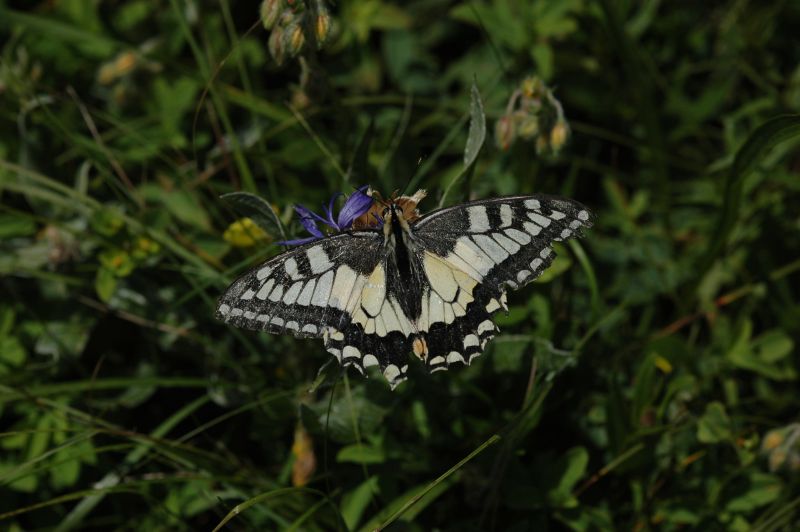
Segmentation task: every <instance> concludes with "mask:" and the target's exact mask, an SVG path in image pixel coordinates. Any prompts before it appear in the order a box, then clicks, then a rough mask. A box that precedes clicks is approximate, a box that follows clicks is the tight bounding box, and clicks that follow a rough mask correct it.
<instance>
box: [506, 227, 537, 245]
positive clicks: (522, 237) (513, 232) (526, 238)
mask: <svg viewBox="0 0 800 532" xmlns="http://www.w3.org/2000/svg"><path fill="white" fill-rule="evenodd" d="M506 234H507V235H508V236H510V237H511V238H513V239H514V240H516V241H517V242H518V243H519V244H521V245H523V246H525V245H527V244H528V243H530V241H531V235H529V234H528V233H523V232H522V231H520V230H519V229H514V228H513V227H511V228H509V229H506Z"/></svg>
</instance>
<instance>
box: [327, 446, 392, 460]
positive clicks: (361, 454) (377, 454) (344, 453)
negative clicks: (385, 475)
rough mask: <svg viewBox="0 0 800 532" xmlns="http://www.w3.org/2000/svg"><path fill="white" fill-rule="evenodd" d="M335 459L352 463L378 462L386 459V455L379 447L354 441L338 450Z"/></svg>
mask: <svg viewBox="0 0 800 532" xmlns="http://www.w3.org/2000/svg"><path fill="white" fill-rule="evenodd" d="M336 461H337V462H352V463H354V464H380V463H382V462H384V461H386V455H385V454H384V452H383V449H381V448H380V447H375V446H372V445H367V444H360V445H359V444H357V443H355V444H353V445H348V446H347V447H343V448H342V449H341V450H339V452H338V453H337V454H336Z"/></svg>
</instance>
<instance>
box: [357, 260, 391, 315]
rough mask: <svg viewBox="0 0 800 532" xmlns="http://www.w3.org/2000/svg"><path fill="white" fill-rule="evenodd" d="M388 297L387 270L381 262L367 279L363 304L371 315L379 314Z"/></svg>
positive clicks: (362, 296) (363, 293)
mask: <svg viewBox="0 0 800 532" xmlns="http://www.w3.org/2000/svg"><path fill="white" fill-rule="evenodd" d="M385 298H386V270H384V269H383V265H381V264H379V265H378V266H377V267H376V268H375V269H374V270H373V271H372V273H371V274H370V276H369V279H367V283H366V286H365V287H364V290H363V291H362V293H361V306H362V307H363V308H364V311H366V313H367V314H369V315H370V316H377V315H378V313H379V312H380V311H381V307H382V306H383V302H384V299H385Z"/></svg>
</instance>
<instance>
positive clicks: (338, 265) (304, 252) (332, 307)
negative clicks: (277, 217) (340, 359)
mask: <svg viewBox="0 0 800 532" xmlns="http://www.w3.org/2000/svg"><path fill="white" fill-rule="evenodd" d="M383 255H384V252H383V237H382V235H381V234H380V233H379V232H377V231H360V232H353V233H341V234H338V235H335V236H332V237H329V238H325V239H323V240H319V241H316V242H312V243H309V244H305V245H302V246H298V247H296V248H293V249H291V250H289V251H287V252H285V253H282V254H280V255H278V256H276V257H273V258H272V259H270V260H268V261H267V262H264V263H262V264H261V265H259V266H257V267H255V268H253V269H252V270H250V271H248V272H247V273H245V274H244V275H242V276H241V277H239V278H238V279H237V280H236V281H234V283H233V284H232V285H231V286H230V287H228V289H227V290H226V291H225V293H224V294H223V295H222V297H220V299H219V302H218V306H217V318H218V319H221V320H223V321H225V322H228V323H231V324H232V325H235V326H237V327H243V328H247V329H254V330H263V331H267V332H270V333H273V334H281V333H286V332H288V333H291V334H293V335H294V336H297V337H300V338H320V337H325V338H327V335H328V334H330V333H332V332H334V330H339V329H342V328H344V327H345V326H346V325H347V324H349V322H350V319H351V311H350V309H351V308H352V303H353V300H354V297H353V296H354V292H355V291H356V289H357V288H358V287H359V285H360V286H361V287H362V288H363V284H364V283H363V279H366V278H367V277H368V276H369V275H370V273H371V272H372V271H373V270H374V269H375V267H376V266H377V265H378V264H379V263H380V262H381V261H382V260H384V256H383Z"/></svg>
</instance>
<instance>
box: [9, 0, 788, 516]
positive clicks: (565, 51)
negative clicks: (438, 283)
mask: <svg viewBox="0 0 800 532" xmlns="http://www.w3.org/2000/svg"><path fill="white" fill-rule="evenodd" d="M799 25H800V9H799V8H798V6H797V4H796V3H793V2H778V3H774V2H772V3H771V2H762V3H759V2H736V3H722V4H719V5H713V6H712V5H708V4H707V3H701V2H694V3H692V2H689V3H686V2H684V3H680V4H676V3H665V2H653V1H648V2H638V3H637V2H627V3H625V2H611V1H609V0H601V1H600V2H594V3H593V2H584V1H581V0H574V1H568V2H565V1H560V0H559V1H556V0H542V1H536V2H518V1H513V0H479V1H469V2H467V1H451V2H410V3H408V2H406V3H402V2H389V1H386V0H344V1H341V2H328V1H325V0H305V1H301V0H296V1H293V2H286V1H284V0H268V1H266V2H263V3H262V4H261V5H259V3H258V2H255V3H254V2H238V1H235V0H220V1H218V2H196V1H194V0H188V1H178V0H169V1H164V2H150V1H143V0H136V1H130V2H123V3H110V2H86V1H83V0H61V1H59V2H33V3H32V2H28V3H26V2H12V1H8V0H0V35H2V37H3V38H2V39H0V43H2V44H0V47H2V48H0V54H2V55H0V495H2V496H0V528H2V529H4V530H5V529H10V530H45V529H46V530H84V529H123V530H127V529H145V530H146V529H158V530H163V529H169V530H197V529H200V530H213V529H215V528H216V529H228V528H230V529H234V528H235V529H247V530H250V529H252V530H276V529H294V530H373V529H376V528H386V527H389V528H391V529H398V530H399V529H407V530H430V529H447V530H485V529H495V530H505V529H511V530H548V529H557V530H560V529H571V530H614V529H623V530H624V529H636V530H645V529H663V530H677V529H701V528H705V529H710V530H720V529H725V530H753V529H755V530H764V531H767V530H793V529H796V528H798V524H799V523H800V498H798V494H799V493H800V484H799V483H798V472H799V471H800V420H799V419H798V412H800V396H799V395H798V394H797V384H798V371H800V357H798V349H797V346H798V342H800V286H799V284H798V279H799V278H800V277H799V276H800V259H798V257H800V218H798V209H797V205H798V204H800V179H798V168H800V157H798V153H799V152H798V146H800V118H798V117H799V116H800V115H799V114H798V113H800V68H798V66H797V57H798V53H800V51H799V50H798V47H797V39H796V38H795V34H796V29H795V28H797V27H798V26H799ZM264 26H266V29H265V28H264ZM276 59H277V60H278V62H280V63H281V65H278V64H277V62H276ZM543 104H546V105H543ZM487 130H488V131H490V132H492V131H494V132H495V137H496V138H495V139H494V141H492V140H491V139H490V140H489V141H488V142H487V139H486V132H487ZM510 140H513V142H510ZM505 141H509V142H505ZM496 143H498V144H499V147H498V146H496V145H495V144H496ZM548 146H549V147H550V148H551V149H544V148H546V147H548ZM366 183H370V184H372V185H373V187H375V188H376V189H377V190H379V191H380V192H381V193H383V194H384V195H388V194H390V193H391V192H392V191H393V190H395V189H401V190H405V192H407V193H413V192H414V191H415V190H416V188H417V187H419V188H426V189H427V190H428V192H429V195H428V197H427V198H426V199H425V200H424V201H423V203H422V204H421V205H420V207H421V209H422V210H423V211H427V210H432V209H434V208H436V207H437V206H438V205H450V204H454V203H457V202H460V201H463V200H466V199H473V198H483V197H491V196H497V195H508V194H532V193H549V194H561V195H565V196H569V197H574V198H576V199H578V200H580V201H582V202H584V203H585V204H587V205H589V206H590V207H591V208H592V210H593V211H594V212H595V213H596V214H597V222H596V224H595V227H594V228H593V229H592V230H591V231H589V232H588V233H587V235H586V238H585V239H583V240H581V241H579V242H575V241H570V242H569V243H566V244H565V245H558V246H556V249H557V251H558V254H559V255H558V258H557V259H556V261H555V262H554V264H553V266H552V267H551V268H550V270H549V271H548V272H547V273H546V274H545V275H543V276H542V277H541V278H540V279H539V282H537V283H534V284H532V285H530V286H528V287H526V288H524V289H523V290H520V291H518V292H513V293H511V294H510V295H509V312H508V314H507V315H501V316H499V317H498V319H497V322H498V325H499V326H500V328H501V334H500V335H499V336H498V337H497V338H496V339H495V340H494V341H493V342H492V343H491V344H490V346H489V348H488V350H487V353H486V354H485V355H484V356H482V357H480V358H479V359H477V360H476V361H475V362H474V363H473V365H472V366H471V367H466V368H459V369H455V370H451V371H449V372H439V373H436V374H433V375H429V374H427V372H425V370H424V369H423V368H422V367H420V366H419V365H417V364H414V363H413V361H412V364H411V368H410V369H409V372H410V373H411V378H410V379H409V381H408V382H406V383H404V384H403V385H401V386H400V387H398V389H397V390H396V391H394V392H391V391H389V389H388V386H387V385H386V383H385V382H384V381H383V380H382V378H381V377H380V376H379V375H376V374H371V375H370V376H369V378H366V379H364V378H361V377H357V376H356V375H347V374H343V373H342V372H341V371H340V369H339V368H338V367H336V366H335V364H332V363H330V360H329V359H330V356H329V355H327V354H326V353H325V352H324V350H323V349H322V347H321V344H320V343H319V342H314V341H301V340H295V339H292V338H288V337H275V336H269V335H263V334H255V333H252V332H247V331H241V330H238V329H234V328H231V327H227V326H225V325H223V324H221V323H219V322H217V321H215V320H214V318H213V314H214V307H215V302H216V298H217V297H218V295H219V294H220V293H221V292H222V290H224V288H225V287H226V286H227V285H228V284H229V283H230V282H231V281H232V280H233V279H234V278H235V277H236V276H237V275H238V274H240V273H241V272H243V271H245V270H246V269H247V268H249V267H252V266H253V265H255V264H257V263H258V262H259V261H262V260H264V259H266V258H267V257H270V256H272V255H274V254H276V253H278V252H279V251H280V249H281V248H280V247H279V246H278V245H277V244H276V242H280V241H282V240H285V239H290V238H296V237H298V236H299V235H300V234H301V233H302V227H301V226H300V224H299V223H298V220H297V219H296V217H294V215H293V210H292V208H291V206H292V204H294V203H303V204H306V205H309V206H314V207H316V206H317V205H319V204H320V203H322V202H323V201H326V200H327V198H329V197H330V195H331V193H332V192H335V191H343V192H349V191H351V190H353V188H354V187H357V186H359V185H362V184H366ZM326 363H327V364H326ZM323 364H326V365H325V366H324V367H323V369H322V370H321V371H318V368H319V367H320V366H321V365H323Z"/></svg>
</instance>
